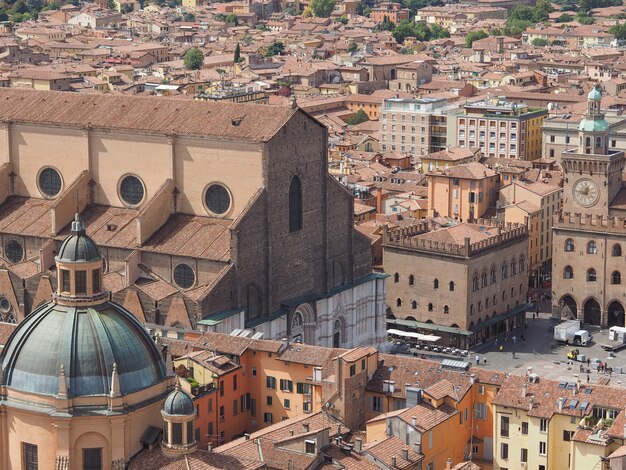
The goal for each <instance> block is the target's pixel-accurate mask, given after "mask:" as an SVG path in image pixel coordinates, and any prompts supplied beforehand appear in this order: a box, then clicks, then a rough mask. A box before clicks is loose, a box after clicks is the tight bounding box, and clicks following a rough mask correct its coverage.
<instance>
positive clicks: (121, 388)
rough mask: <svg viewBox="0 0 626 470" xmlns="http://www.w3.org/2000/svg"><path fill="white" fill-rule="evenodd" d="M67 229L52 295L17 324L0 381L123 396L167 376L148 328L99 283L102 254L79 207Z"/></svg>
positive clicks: (55, 391) (30, 388) (44, 391)
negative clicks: (111, 297)
mask: <svg viewBox="0 0 626 470" xmlns="http://www.w3.org/2000/svg"><path fill="white" fill-rule="evenodd" d="M71 232H72V234H71V235H70V236H68V237H67V238H66V239H65V240H64V241H63V244H62V245H61V249H60V250H59V254H58V256H57V257H56V260H57V277H58V284H57V286H58V288H57V292H56V293H55V294H54V295H53V300H52V301H51V302H48V303H46V304H43V305H41V306H40V307H39V308H37V309H36V310H35V311H34V312H32V313H31V314H29V315H28V316H27V317H26V318H25V319H24V320H23V321H22V322H21V323H20V324H19V325H18V326H17V328H16V329H15V331H14V332H13V334H12V335H11V337H10V338H9V340H8V342H7V344H6V345H5V347H4V349H3V351H2V355H0V362H1V364H2V383H3V384H4V385H6V386H7V387H8V388H10V389H14V390H20V391H24V392H32V393H36V394H40V395H52V396H57V395H58V396H60V397H65V396H67V397H69V398H72V397H79V396H106V395H115V396H117V395H118V394H120V395H127V394H129V393H133V392H137V391H139V390H143V389H146V388H148V387H151V386H153V385H155V384H157V383H160V382H162V381H163V380H166V371H165V364H164V363H163V358H162V357H161V354H160V352H159V350H158V348H157V346H156V344H155V343H154V341H153V340H152V338H151V337H150V336H149V335H148V333H147V332H146V329H145V328H144V327H143V325H142V324H141V323H140V322H139V321H138V320H137V319H136V318H135V317H134V316H133V314H132V313H130V312H129V311H128V310H126V309H124V308H123V307H122V306H120V305H118V304H116V303H115V302H111V301H109V300H108V294H107V293H106V292H104V291H103V290H102V285H101V284H102V283H101V276H102V274H101V271H102V258H101V257H100V252H99V250H98V247H97V246H96V244H95V243H94V242H93V241H92V240H91V238H89V237H88V236H87V235H86V234H85V229H84V226H83V224H82V223H81V221H80V217H79V216H78V214H77V215H76V218H75V220H74V221H73V222H72V230H71ZM63 378H65V383H64V382H63Z"/></svg>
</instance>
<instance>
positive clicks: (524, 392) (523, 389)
mask: <svg viewBox="0 0 626 470" xmlns="http://www.w3.org/2000/svg"><path fill="white" fill-rule="evenodd" d="M527 387H528V386H527V385H526V384H522V398H526V390H527Z"/></svg>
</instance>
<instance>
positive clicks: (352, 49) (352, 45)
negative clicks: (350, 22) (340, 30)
mask: <svg viewBox="0 0 626 470" xmlns="http://www.w3.org/2000/svg"><path fill="white" fill-rule="evenodd" d="M358 50H359V46H357V45H356V42H351V43H350V45H349V46H348V52H349V53H350V54H354V53H355V52H356V51H358Z"/></svg>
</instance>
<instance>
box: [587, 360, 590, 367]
mask: <svg viewBox="0 0 626 470" xmlns="http://www.w3.org/2000/svg"><path fill="white" fill-rule="evenodd" d="M590 365H591V359H587V367H589V366H590Z"/></svg>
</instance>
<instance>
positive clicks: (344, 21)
mask: <svg viewBox="0 0 626 470" xmlns="http://www.w3.org/2000/svg"><path fill="white" fill-rule="evenodd" d="M335 21H336V22H337V23H341V24H348V17H347V16H340V17H339V18H337V19H335Z"/></svg>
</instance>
